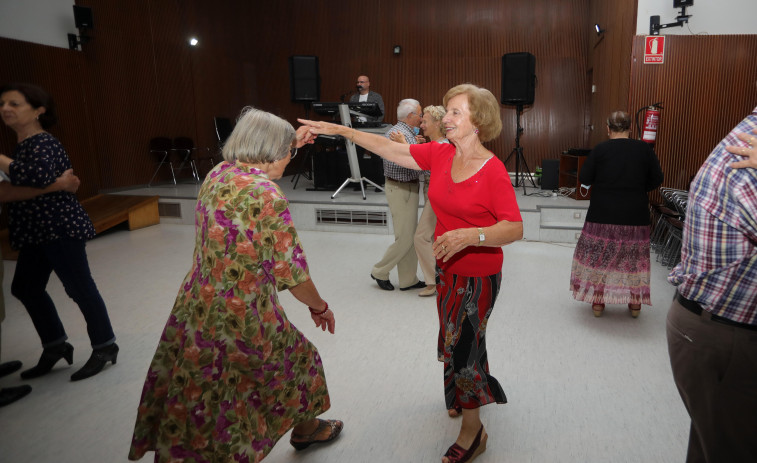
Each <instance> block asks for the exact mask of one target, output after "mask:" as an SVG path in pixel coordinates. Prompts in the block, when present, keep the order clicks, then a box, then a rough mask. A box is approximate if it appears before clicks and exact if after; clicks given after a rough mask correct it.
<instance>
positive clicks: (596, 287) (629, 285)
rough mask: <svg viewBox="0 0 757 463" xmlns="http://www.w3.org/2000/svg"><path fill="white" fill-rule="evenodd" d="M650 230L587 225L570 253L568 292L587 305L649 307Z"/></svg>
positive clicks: (647, 228)
mask: <svg viewBox="0 0 757 463" xmlns="http://www.w3.org/2000/svg"><path fill="white" fill-rule="evenodd" d="M649 267H650V264H649V226H647V225H611V224H603V223H594V222H586V223H585V224H584V227H583V230H582V231H581V237H580V238H579V239H578V243H577V244H576V250H575V252H574V253H573V265H572V267H571V271H570V289H571V290H572V291H573V297H574V298H575V299H576V300H579V301H584V302H588V303H590V304H602V303H607V304H646V305H652V301H651V299H650V295H649Z"/></svg>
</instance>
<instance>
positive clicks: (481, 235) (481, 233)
mask: <svg viewBox="0 0 757 463" xmlns="http://www.w3.org/2000/svg"><path fill="white" fill-rule="evenodd" d="M484 240H486V235H484V229H483V228H481V227H478V245H479V246H481V244H483V242H484Z"/></svg>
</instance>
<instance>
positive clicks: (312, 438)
mask: <svg viewBox="0 0 757 463" xmlns="http://www.w3.org/2000/svg"><path fill="white" fill-rule="evenodd" d="M327 427H329V428H331V432H329V435H328V437H326V438H325V439H318V438H317V437H318V435H319V434H320V433H321V432H323V430H324V429H326V428H327ZM343 427H344V423H343V422H341V421H339V420H322V419H320V418H319V419H318V427H317V428H315V431H313V432H312V433H310V434H296V433H295V432H294V431H292V437H291V438H289V443H290V444H292V447H294V448H295V449H296V450H304V449H306V448H308V447H309V446H310V444H324V443H326V442H330V441H332V440H334V439H336V436H338V435H339V433H340V432H342V428H343ZM293 439H297V440H296V441H295V440H293Z"/></svg>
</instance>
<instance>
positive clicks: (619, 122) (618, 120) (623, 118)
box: [607, 111, 631, 132]
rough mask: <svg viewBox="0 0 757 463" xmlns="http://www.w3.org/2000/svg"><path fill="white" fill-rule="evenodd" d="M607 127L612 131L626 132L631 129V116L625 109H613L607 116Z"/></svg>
mask: <svg viewBox="0 0 757 463" xmlns="http://www.w3.org/2000/svg"><path fill="white" fill-rule="evenodd" d="M607 127H609V128H610V131H612V132H627V131H628V130H631V116H630V115H629V114H628V113H627V112H625V111H614V112H613V113H612V114H610V117H608V118H607Z"/></svg>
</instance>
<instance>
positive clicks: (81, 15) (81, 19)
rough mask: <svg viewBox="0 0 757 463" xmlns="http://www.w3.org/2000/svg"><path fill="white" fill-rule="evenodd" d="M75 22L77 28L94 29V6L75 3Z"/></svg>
mask: <svg viewBox="0 0 757 463" xmlns="http://www.w3.org/2000/svg"><path fill="white" fill-rule="evenodd" d="M74 24H75V25H76V28H77V29H93V28H94V24H93V22H92V8H90V7H88V6H77V5H74Z"/></svg>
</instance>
